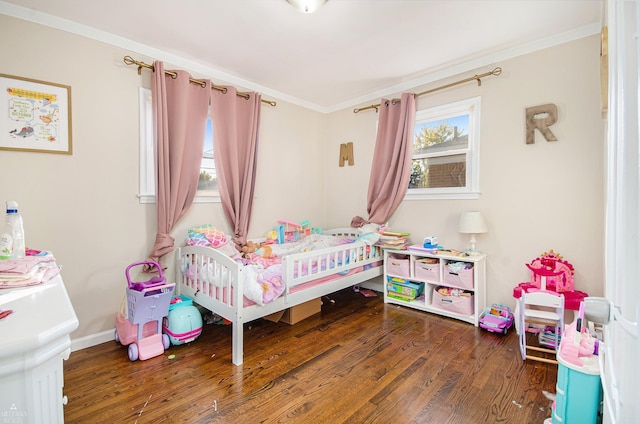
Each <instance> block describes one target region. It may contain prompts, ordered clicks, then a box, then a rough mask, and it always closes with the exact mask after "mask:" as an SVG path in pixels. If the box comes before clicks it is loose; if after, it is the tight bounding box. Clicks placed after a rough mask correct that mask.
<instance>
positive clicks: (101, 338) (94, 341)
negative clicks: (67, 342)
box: [71, 328, 116, 352]
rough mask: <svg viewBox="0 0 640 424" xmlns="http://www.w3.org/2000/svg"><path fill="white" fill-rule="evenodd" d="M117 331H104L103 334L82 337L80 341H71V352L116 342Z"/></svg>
mask: <svg viewBox="0 0 640 424" xmlns="http://www.w3.org/2000/svg"><path fill="white" fill-rule="evenodd" d="M115 331H116V329H115V328H114V329H112V330H107V331H103V332H102V333H96V334H91V335H89V336H85V337H80V338H79V339H73V340H71V352H75V351H76V350H82V349H86V348H88V347H92V346H96V345H99V344H101V343H105V342H108V341H115V339H116V338H115V334H116V333H115Z"/></svg>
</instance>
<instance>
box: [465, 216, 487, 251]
mask: <svg viewBox="0 0 640 424" xmlns="http://www.w3.org/2000/svg"><path fill="white" fill-rule="evenodd" d="M458 231H460V232H461V233H462V234H471V239H470V240H469V245H470V246H469V249H467V251H468V252H469V253H478V251H477V250H476V234H482V233H486V232H487V231H488V229H487V223H486V222H485V221H484V218H483V217H482V214H481V213H480V212H478V211H467V212H463V213H462V215H460V225H459V229H458Z"/></svg>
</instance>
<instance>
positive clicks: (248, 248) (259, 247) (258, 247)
mask: <svg viewBox="0 0 640 424" xmlns="http://www.w3.org/2000/svg"><path fill="white" fill-rule="evenodd" d="M252 253H253V254H256V255H259V256H262V257H263V258H270V257H271V253H272V251H271V246H269V245H268V244H265V243H263V244H257V243H255V242H253V241H251V240H249V241H248V242H247V244H246V245H245V246H242V254H243V256H245V257H246V256H247V255H250V254H252Z"/></svg>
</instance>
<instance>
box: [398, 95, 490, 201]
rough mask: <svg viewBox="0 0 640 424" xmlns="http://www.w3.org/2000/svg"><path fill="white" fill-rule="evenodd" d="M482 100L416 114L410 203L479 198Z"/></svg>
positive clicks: (474, 99) (451, 104) (426, 110)
mask: <svg viewBox="0 0 640 424" xmlns="http://www.w3.org/2000/svg"><path fill="white" fill-rule="evenodd" d="M479 146H480V97H474V98H472V99H467V100H462V101H458V102H455V103H449V104H446V105H442V106H437V107H432V108H428V109H423V110H419V111H417V112H416V123H415V127H414V138H413V155H412V158H411V178H410V179H409V189H408V190H407V194H406V196H405V198H406V199H474V198H478V197H479V163H480V155H479Z"/></svg>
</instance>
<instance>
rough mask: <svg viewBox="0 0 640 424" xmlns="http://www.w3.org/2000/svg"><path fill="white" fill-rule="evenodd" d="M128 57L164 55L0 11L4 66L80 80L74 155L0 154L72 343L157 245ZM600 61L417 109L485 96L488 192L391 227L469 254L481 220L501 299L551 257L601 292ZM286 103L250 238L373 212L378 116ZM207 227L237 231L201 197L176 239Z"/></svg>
mask: <svg viewBox="0 0 640 424" xmlns="http://www.w3.org/2000/svg"><path fill="white" fill-rule="evenodd" d="M127 54H129V55H131V56H133V57H135V58H136V59H138V60H144V61H145V62H147V63H151V62H152V61H153V58H149V57H144V56H141V55H137V54H136V53H135V52H132V51H125V50H123V49H120V48H115V47H112V46H109V45H106V44H103V43H100V42H96V41H92V40H88V39H85V38H83V37H79V36H75V35H71V34H69V33H65V32H62V31H59V30H55V29H51V28H47V27H43V26H40V25H37V24H33V23H28V22H24V21H21V20H18V19H14V18H10V17H7V16H5V15H0V55H1V56H2V57H3V61H2V69H1V70H0V71H1V72H2V73H5V74H10V75H18V76H22V77H28V78H34V79H39V80H45V81H52V82H57V83H61V84H67V85H70V86H72V107H73V112H72V118H73V155H71V156H66V155H53V154H44V153H27V152H11V151H0V169H1V170H2V173H3V175H9V176H15V175H18V176H19V178H0V201H4V200H5V199H7V200H8V199H15V200H17V201H18V202H19V203H20V206H21V209H22V213H23V217H24V220H25V231H26V237H27V244H28V245H29V246H30V247H32V248H38V249H47V250H52V251H53V252H54V253H55V255H56V257H57V259H58V262H59V263H60V264H62V265H63V266H64V268H63V271H62V273H63V277H64V280H65V284H66V286H67V290H68V291H69V294H70V297H71V300H72V302H73V304H74V307H75V309H76V313H77V314H78V317H79V319H80V327H79V329H78V330H77V331H76V332H75V333H73V334H72V338H74V340H78V339H82V338H86V337H90V336H91V335H95V334H98V333H100V334H107V333H108V332H109V331H110V330H111V329H112V328H113V326H114V319H115V315H116V313H117V312H118V310H119V306H120V302H121V299H122V295H123V293H124V287H125V283H126V282H125V278H124V270H125V268H126V266H127V265H129V264H130V263H132V262H136V261H139V260H142V259H144V258H145V257H146V255H147V254H148V252H149V250H150V248H151V245H152V242H153V240H154V238H155V208H154V206H153V205H142V204H140V203H139V202H138V199H137V197H136V194H137V191H138V100H137V95H138V88H139V87H140V86H145V87H148V86H149V81H150V74H149V72H148V71H143V73H142V75H141V76H138V75H137V73H136V69H135V68H134V67H127V66H126V65H124V64H123V63H122V58H123V56H124V55H127ZM598 54H599V41H598V38H597V37H590V38H587V39H583V40H579V41H575V42H571V43H567V44H564V45H561V46H558V47H554V48H550V49H546V50H543V51H540V52H537V53H533V54H530V55H526V56H521V57H519V58H517V59H512V60H508V61H505V62H504V63H498V64H496V65H497V66H501V67H502V68H503V75H502V76H500V77H492V78H489V79H486V80H484V81H483V83H482V86H481V87H476V86H475V85H474V84H469V85H465V86H460V87H457V88H453V89H450V90H447V91H444V92H440V93H436V94H433V95H430V96H428V97H422V98H420V99H419V101H418V105H419V107H421V108H423V107H429V106H433V105H438V104H441V103H446V102H450V101H454V100H459V99H464V98H468V97H473V96H478V95H480V96H482V140H481V143H482V148H481V166H482V169H481V189H482V195H481V197H480V199H479V200H475V201H471V200H467V201H411V202H405V204H403V205H402V206H401V207H400V208H399V209H398V211H397V212H396V213H395V215H394V216H393V217H392V218H391V220H390V225H391V227H392V228H394V229H398V230H406V231H411V232H412V233H413V234H414V237H415V239H416V240H421V239H422V237H424V236H425V235H437V236H438V237H439V238H440V241H441V243H442V244H444V245H445V246H449V247H457V248H463V247H464V246H465V244H466V240H467V239H466V237H463V236H461V235H460V234H458V232H457V222H458V216H459V214H460V212H461V211H463V210H467V209H479V210H481V211H483V213H484V214H485V217H486V219H487V221H488V224H489V229H490V232H489V233H488V234H485V235H482V236H479V238H478V246H479V248H480V249H481V250H483V251H485V252H486V253H488V254H489V260H488V264H489V268H488V301H489V302H502V303H507V304H510V303H512V302H511V301H512V298H511V290H512V288H513V286H514V285H516V284H517V283H518V282H520V281H525V280H526V279H527V273H526V268H525V267H524V264H525V262H528V261H530V260H531V259H533V258H534V257H535V256H537V255H539V254H541V253H542V252H544V251H546V250H549V249H554V250H555V251H557V252H560V253H561V254H563V255H564V256H565V258H566V259H568V260H569V261H571V262H572V263H573V264H574V265H575V266H576V287H577V288H578V289H581V290H584V291H587V292H589V293H590V294H592V295H602V294H603V261H602V251H601V247H602V238H603V221H604V218H603V210H604V194H603V178H604V170H603V161H604V159H603V157H604V141H603V136H602V134H603V123H602V121H601V119H600V109H599V74H598V72H599V71H598V69H599V68H598ZM167 68H171V65H170V64H167ZM484 71H485V69H482V70H478V72H479V73H480V72H484ZM194 76H195V77H201V75H194ZM467 76H468V75H461V76H452V77H451V81H453V80H457V79H459V78H464V77H467ZM446 82H449V81H441V82H439V83H438V84H435V85H440V84H441V83H446ZM216 83H218V84H224V81H216ZM239 88H240V89H241V88H242V87H239ZM426 88H428V87H416V89H415V91H416V92H419V91H422V90H424V89H426ZM273 100H276V101H278V105H277V107H275V108H273V107H270V106H263V108H262V116H261V131H260V141H259V143H260V144H259V147H258V149H259V164H258V180H257V186H256V199H255V203H254V211H255V212H254V214H253V217H252V222H251V227H250V230H249V235H250V236H251V237H260V236H264V234H265V233H266V231H268V230H269V229H271V228H272V227H273V225H274V224H275V222H276V221H277V220H278V219H291V220H301V219H310V220H311V222H312V223H313V225H319V226H322V227H324V228H329V227H333V226H345V225H348V224H349V222H350V220H351V218H352V217H353V216H355V215H361V216H364V217H366V192H367V185H368V180H369V173H370V162H371V157H372V152H373V145H374V142H375V130H376V120H377V117H376V114H375V112H373V111H367V112H360V113H358V114H354V113H353V111H352V109H348V110H344V111H339V112H334V113H332V114H328V115H323V114H321V113H318V112H315V111H311V110H308V109H304V108H302V107H299V106H295V105H292V104H288V103H286V102H283V101H280V100H279V99H273ZM378 101H379V99H372V101H371V103H376V102H378ZM542 103H555V104H557V106H558V111H559V121H558V123H557V124H556V125H555V126H554V127H553V130H554V132H555V133H556V135H557V136H558V139H559V141H558V142H555V143H547V142H545V141H541V140H540V137H539V136H538V138H537V141H536V144H534V145H525V144H524V108H526V107H529V106H536V105H539V104H542ZM367 104H370V103H367ZM349 141H351V142H353V143H354V152H355V166H352V167H349V166H345V167H338V152H339V145H340V144H341V143H345V142H349ZM205 223H210V224H213V225H215V226H217V227H219V228H221V229H224V230H227V226H226V222H225V219H224V217H223V214H222V210H221V208H220V205H219V204H195V205H194V206H193V207H192V209H191V210H190V212H189V213H188V215H187V216H186V217H185V218H184V219H183V220H182V221H181V222H180V223H179V224H178V226H177V228H176V229H175V230H174V232H173V234H174V236H175V237H176V239H177V243H181V242H182V240H183V239H184V236H185V229H186V228H188V227H189V226H192V225H199V224H205ZM168 263H169V265H170V269H169V270H168V272H169V273H171V272H172V267H171V261H169V262H168ZM169 275H170V276H171V275H172V274H169Z"/></svg>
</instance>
